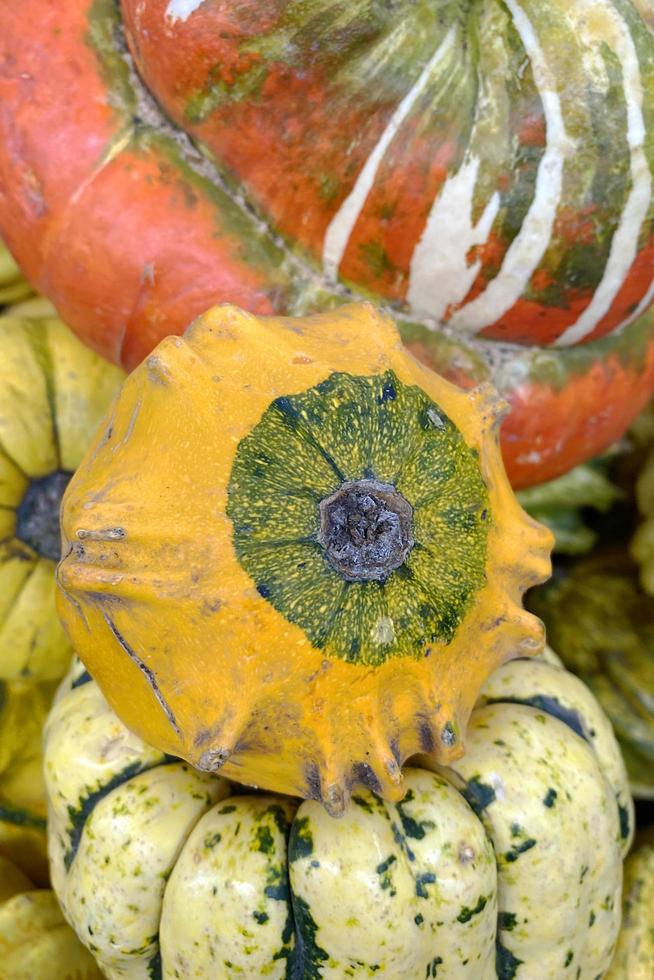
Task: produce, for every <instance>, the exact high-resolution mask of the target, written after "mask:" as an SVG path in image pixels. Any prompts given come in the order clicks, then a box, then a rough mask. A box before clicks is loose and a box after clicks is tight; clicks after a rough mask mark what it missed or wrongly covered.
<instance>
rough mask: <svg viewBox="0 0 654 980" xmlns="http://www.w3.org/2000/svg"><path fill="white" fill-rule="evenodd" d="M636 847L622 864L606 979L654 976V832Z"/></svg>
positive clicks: (636, 979) (632, 979) (633, 979)
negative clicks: (617, 924)
mask: <svg viewBox="0 0 654 980" xmlns="http://www.w3.org/2000/svg"><path fill="white" fill-rule="evenodd" d="M636 844H637V847H636V849H635V850H634V851H633V852H632V853H631V854H630V855H629V857H628V859H627V861H626V863H625V880H624V895H623V902H622V904H623V918H622V927H621V929H620V935H619V938H618V945H617V949H616V952H615V957H614V959H613V963H612V964H611V969H610V970H609V972H608V973H607V974H606V980H651V978H652V977H654V829H652V828H650V830H649V831H646V832H645V833H644V834H643V835H639V837H638V838H637V840H636Z"/></svg>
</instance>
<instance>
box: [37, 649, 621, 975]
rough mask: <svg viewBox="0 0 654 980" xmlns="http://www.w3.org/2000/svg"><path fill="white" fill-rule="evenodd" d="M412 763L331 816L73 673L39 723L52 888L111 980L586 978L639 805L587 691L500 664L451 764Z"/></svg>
mask: <svg viewBox="0 0 654 980" xmlns="http://www.w3.org/2000/svg"><path fill="white" fill-rule="evenodd" d="M425 761H426V760H424V759H423V760H413V762H412V768H409V769H407V771H406V782H405V790H406V793H405V796H404V799H403V800H402V801H397V802H396V803H389V802H384V801H383V800H382V799H380V798H379V797H378V796H376V795H374V794H373V793H370V792H369V791H367V790H361V791H359V792H357V793H355V795H354V796H353V798H352V801H351V804H350V807H349V808H348V810H347V811H346V813H345V814H344V816H343V817H342V819H340V820H334V819H333V818H331V817H329V816H328V815H327V814H326V813H325V811H324V809H323V808H322V807H321V806H320V805H319V804H317V803H316V802H312V801H299V800H294V799H291V798H289V797H284V796H278V795H273V794H266V793H260V792H257V793H253V792H252V791H249V792H246V791H244V789H243V787H241V786H235V785H230V784H229V783H227V782H226V781H225V780H224V779H222V778H220V777H217V776H212V775H209V774H206V773H202V772H197V771H195V770H193V769H191V768H190V767H189V766H188V765H187V764H186V763H184V762H182V761H180V760H178V759H174V758H171V757H169V756H166V755H165V754H164V753H162V752H160V751H158V750H156V749H155V748H153V747H151V746H149V745H147V744H145V743H144V742H142V741H141V740H140V739H139V738H137V737H136V736H135V735H134V734H132V733H131V732H129V731H128V729H126V728H125V727H124V726H123V724H122V723H121V722H120V721H119V719H118V718H117V717H116V715H115V714H114V713H113V712H112V711H111V709H110V707H109V705H108V704H107V702H106V701H105V699H104V698H103V696H102V694H101V692H100V689H99V688H98V686H97V685H96V684H95V683H94V682H93V681H92V680H91V679H90V677H89V675H88V673H87V672H86V671H84V669H83V666H82V665H81V664H79V665H75V666H74V667H73V668H72V670H71V672H70V674H69V676H68V677H67V678H66V680H65V681H64V682H63V684H62V687H61V689H60V692H59V695H58V699H57V701H56V703H55V705H54V707H53V709H52V712H51V714H50V717H49V719H48V722H47V724H46V730H45V771H46V782H47V787H48V796H49V806H50V821H49V838H50V856H51V862H52V879H53V887H54V889H55V892H56V894H57V896H58V898H59V900H60V902H61V904H62V908H63V910H64V914H65V915H66V918H67V919H68V921H69V922H70V923H71V925H72V926H73V928H74V929H75V931H76V932H77V934H78V936H79V937H80V939H81V941H82V942H83V943H84V944H85V945H86V946H87V947H88V948H89V949H90V950H91V951H92V952H93V954H94V956H95V957H96V958H97V961H98V963H99V964H100V966H101V967H102V969H103V971H104V973H105V975H106V976H107V977H109V978H117V977H129V978H131V980H137V978H141V977H143V978H146V977H147V978H150V980H156V978H172V977H175V978H185V977H208V976H211V977H212V978H214V980H226V978H236V977H241V976H248V977H254V976H266V977H270V978H276V977H278V978H282V977H291V976H292V977H297V978H307V980H308V978H316V980H317V978H320V977H331V978H333V980H340V978H342V977H369V976H375V977H380V978H381V977H387V978H393V980H407V978H409V977H410V978H414V977H436V976H437V977H438V978H439V980H440V978H441V977H443V978H445V980H452V978H468V980H491V978H495V977H497V976H499V977H502V978H506V980H508V978H512V977H515V978H523V977H525V978H526V977H535V976H538V977H539V980H549V978H551V980H561V978H563V977H567V976H569V977H571V978H572V977H575V978H579V980H594V978H596V977H598V976H601V975H602V974H603V973H604V971H605V970H606V969H607V968H608V966H609V963H610V961H611V957H612V955H613V949H614V945H615V942H616V937H617V934H618V929H619V926H620V916H621V908H620V896H621V880H622V856H623V855H624V854H625V853H626V851H627V849H628V847H629V843H630V840H631V835H632V827H633V811H632V804H631V799H630V796H629V790H628V785H627V781H626V774H625V771H624V766H623V763H622V760H621V757H620V753H619V751H618V748H617V745H616V742H615V739H614V737H613V734H612V730H611V726H610V724H609V722H608V720H607V719H606V717H605V716H604V715H603V713H602V711H601V709H600V708H599V706H598V704H597V702H596V701H595V700H594V698H593V696H592V695H591V694H590V692H589V691H588V689H587V688H585V687H584V685H583V684H582V682H581V681H579V680H578V679H577V678H575V677H574V676H573V675H571V674H568V673H567V672H566V671H565V670H563V669H562V668H560V667H557V666H555V665H552V664H550V663H547V662H545V661H544V660H542V658H538V659H535V660H515V661H512V662H510V663H508V664H505V665H504V666H503V667H501V668H499V670H497V671H496V672H495V673H494V674H493V675H492V676H491V677H490V679H489V680H488V682H487V683H486V685H485V686H484V688H483V691H482V693H481V696H480V699H479V702H478V704H477V707H476V708H475V711H474V712H473V715H472V719H471V723H470V729H469V732H468V737H467V751H466V754H465V755H464V756H463V757H462V758H461V759H459V760H458V761H456V762H454V763H453V764H452V765H451V766H450V767H447V768H442V767H434V769H433V771H429V770H427V769H424V768H416V767H415V766H416V764H418V765H421V764H424V762H425Z"/></svg>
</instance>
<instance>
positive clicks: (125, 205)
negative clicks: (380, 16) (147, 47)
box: [0, 0, 654, 487]
mask: <svg viewBox="0 0 654 980" xmlns="http://www.w3.org/2000/svg"><path fill="white" fill-rule="evenodd" d="M92 6H93V5H92V4H91V3H90V2H89V0H68V2H67V3H66V4H63V5H51V4H49V3H46V2H45V0H23V2H22V3H21V4H20V5H10V4H5V5H3V7H2V9H1V10H0V61H1V63H2V65H3V68H2V71H1V72H0V233H1V234H2V235H3V237H4V238H5V239H6V241H7V243H8V245H9V247H10V248H11V250H12V252H13V253H14V255H15V256H16V258H17V260H18V261H19V263H20V264H21V266H22V268H23V269H24V271H25V273H26V275H27V276H28V278H29V279H30V280H31V282H32V283H33V284H34V286H35V287H36V288H37V289H39V290H40V291H41V292H43V293H44V294H45V295H47V296H48V297H49V298H50V299H51V300H52V301H53V302H54V304H55V305H56V307H57V309H58V311H59V313H60V314H61V316H62V317H63V318H64V319H65V320H66V322H68V323H69V324H70V325H71V326H72V327H73V329H75V330H76V331H77V332H78V333H79V334H80V336H82V337H83V339H85V340H86V341H87V342H88V343H89V344H90V345H91V346H92V347H94V348H95V349H96V350H98V351H99V352H100V353H102V354H103V355H104V356H106V357H108V358H109V359H111V360H113V361H115V362H117V363H122V364H123V365H124V366H125V367H127V368H128V369H130V368H132V367H134V366H135V365H136V364H138V363H139V362H140V361H141V360H142V359H143V357H144V356H146V355H147V354H148V353H149V352H150V351H151V350H152V348H153V347H154V346H155V344H156V343H157V342H158V341H159V340H160V339H161V338H163V337H165V336H167V335H169V334H176V333H177V334H179V333H181V332H182V331H183V330H184V329H185V327H186V325H187V324H188V323H189V322H190V321H191V320H192V319H193V318H194V317H195V316H197V315H198V314H200V313H201V312H202V311H203V310H205V309H207V308H208V307H210V306H211V305H213V304H215V303H216V302H225V301H228V302H230V303H234V304H236V305H238V306H240V307H242V308H245V309H248V310H250V311H251V312H253V313H256V314H270V313H274V312H284V311H285V310H286V309H288V308H289V307H290V306H292V300H293V298H294V292H295V285H294V283H293V282H292V281H289V277H288V275H287V274H286V275H284V274H282V273H281V272H280V271H279V268H278V263H276V262H271V261H270V260H269V259H268V258H267V257H266V254H265V252H264V251H263V250H259V251H257V249H256V248H255V249H254V250H252V249H250V248H248V247H247V245H246V244H245V245H244V241H243V238H242V236H239V235H238V234H236V233H235V231H234V228H233V226H232V225H230V222H229V221H228V220H227V219H226V218H225V216H224V214H223V211H222V210H221V207H220V206H217V204H216V201H215V199H214V198H213V197H212V196H210V194H209V193H208V192H207V193H202V192H199V191H198V187H197V181H196V182H193V181H191V180H190V179H189V178H188V175H187V174H186V173H185V172H184V170H183V169H181V168H180V167H179V166H177V165H176V162H175V161H174V160H173V159H171V156H170V154H169V153H168V152H167V151H166V150H165V148H164V147H163V145H162V144H160V143H159V142H158V141H157V140H156V139H149V140H144V141H143V142H142V143H139V142H138V141H136V140H134V139H131V140H130V139H129V138H128V136H127V135H126V128H125V127H126V125H127V123H128V121H129V122H130V123H131V119H130V120H128V118H127V115H126V113H125V110H124V109H122V108H120V107H117V106H116V105H115V99H113V100H112V98H110V95H111V90H110V87H109V83H108V81H107V80H106V79H105V78H104V77H103V75H102V73H101V71H100V66H99V63H98V60H97V58H96V56H95V53H94V50H93V47H92V46H91V44H90V43H89V41H88V32H89V23H90V11H91V8H92ZM125 6H126V10H125V17H126V21H127V22H129V21H130V18H131V17H132V14H131V13H130V9H131V7H133V6H134V5H130V4H126V5H125ZM214 6H215V10H214V19H215V17H223V18H224V17H226V16H227V15H226V14H225V12H224V10H222V7H221V5H207V10H209V11H210V10H212V9H214ZM164 7H165V3H164V2H163V0H161V2H159V3H157V4H150V5H149V7H148V8H147V11H148V12H147V17H149V16H150V15H152V17H153V18H154V17H155V15H156V16H158V17H159V21H160V27H161V24H163V23H164V18H163V10H164ZM218 8H220V9H218ZM216 10H218V13H216V12H215V11H216ZM220 10H222V13H221V12H220ZM144 16H146V15H144ZM207 17H208V18H209V21H207V22H205V21H203V19H202V18H200V19H199V20H198V21H197V31H199V32H200V34H202V31H204V32H205V34H206V32H207V29H208V26H209V27H210V26H211V23H210V17H209V14H207ZM193 21H194V19H193V18H191V20H190V21H189V23H193ZM207 25H208V26H207ZM152 26H153V25H152V24H150V23H149V21H148V20H147V19H146V20H145V21H143V22H142V23H140V25H139V38H140V37H141V36H142V34H143V28H144V27H145V28H147V29H148V30H149V29H150V28H151V27H152ZM185 26H188V25H185ZM197 39H198V38H197V34H195V35H194V34H193V33H192V32H189V31H188V30H187V31H181V30H177V29H176V27H175V28H172V27H169V28H167V34H166V35H165V36H164V35H162V34H161V32H160V33H159V34H158V35H157V36H156V38H155V40H153V42H152V43H153V46H154V49H155V54H156V55H157V56H156V57H155V58H154V59H153V60H152V61H151V65H152V66H153V68H152V70H153V72H155V74H157V79H158V80H159V81H161V79H162V78H163V77H164V75H165V72H166V67H167V65H168V61H167V59H168V58H169V56H170V51H171V49H174V50H175V52H176V53H177V55H178V57H181V58H183V60H184V63H185V64H186V65H187V66H188V77H189V79H191V80H192V79H193V77H194V72H196V70H199V69H200V67H201V65H200V64H199V62H198V61H197V59H196V54H195V47H194V45H196V44H197ZM184 45H187V46H186V47H184ZM224 45H225V52H226V54H225V57H226V58H227V62H228V63H229V58H230V57H232V58H233V52H232V54H231V55H230V53H229V44H228V43H227V42H226V41H225V42H224ZM157 52H158V53H157ZM314 82H315V86H316V98H317V99H319V97H320V79H319V77H317V76H316V78H315V79H314ZM271 84H273V83H272V82H271ZM267 108H268V109H269V108H270V107H269V105H268V104H267ZM350 122H351V123H352V125H354V126H356V125H357V120H356V107H354V108H353V116H352V120H351V121H348V126H349V125H350ZM229 124H230V119H229V118H228V119H227V123H226V125H227V126H229ZM340 124H341V125H344V124H343V121H342V120H341V121H340ZM243 125H244V126H247V125H248V124H247V123H244V124H243ZM251 125H252V126H255V127H261V126H262V125H263V123H262V118H261V116H260V115H257V114H256V113H254V116H253V119H252V121H251ZM270 125H271V130H270V133H269V134H268V136H266V134H265V130H262V131H261V132H262V135H261V139H263V140H264V143H263V147H264V149H263V151H262V152H261V153H260V156H261V157H262V158H264V159H265V160H266V161H267V163H268V164H269V171H270V172H274V173H275V181H274V185H275V187H276V188H277V189H279V188H283V187H284V186H285V184H287V183H290V182H291V180H292V181H293V183H294V185H296V183H297V176H296V174H295V172H294V171H293V157H292V153H291V154H290V156H288V157H283V156H282V155H279V156H278V157H275V156H272V160H273V165H270V159H271V155H272V154H274V153H275V151H276V150H277V151H278V153H279V154H281V149H280V148H279V147H277V146H276V144H275V142H274V139H273V138H272V136H271V135H270V134H271V133H272V132H273V128H274V127H273V121H272V120H271V123H270ZM536 129H537V127H536ZM257 132H259V129H258V128H257ZM231 133H232V136H231V141H232V142H231V144H230V146H231V145H232V144H233V147H232V149H230V147H228V148H227V150H226V153H227V161H228V162H229V161H230V160H231V157H230V153H232V155H233V157H234V160H237V158H238V160H239V161H240V162H241V163H242V159H241V158H242V157H243V156H244V155H247V153H246V149H245V147H246V144H247V139H244V141H243V145H242V146H240V145H239V144H238V134H236V133H235V131H234V130H233V129H232V130H231ZM200 135H202V136H203V138H204V136H205V135H206V134H204V133H202V134H200ZM245 135H246V136H247V131H245ZM537 136H538V133H537V131H535V135H534V139H536V138H537ZM329 138H330V129H329V126H326V129H325V139H326V140H329ZM250 142H251V141H250ZM447 152H448V150H447V146H444V148H443V154H444V163H445V162H446V158H447ZM278 168H279V170H278ZM289 170H290V173H291V175H292V176H291V177H287V178H286V179H284V177H283V175H284V174H285V173H286V174H287V175H288V174H289ZM434 174H435V171H433V173H432V176H433V175H434ZM436 176H437V175H436ZM253 179H254V178H253ZM262 179H263V178H262ZM264 190H265V188H264ZM423 191H424V194H425V195H429V194H430V193H433V188H431V185H430V187H426V186H425V187H424V188H423ZM300 192H301V190H300ZM309 192H310V191H309V189H307V193H309ZM297 193H298V188H297V186H295V194H297ZM311 193H313V192H311ZM266 203H267V204H270V203H271V202H270V201H267V202H266ZM271 210H272V213H273V216H274V200H273V201H272V204H271ZM406 220H409V218H408V217H407V218H406ZM407 227H408V226H407V225H406V221H399V222H398V226H397V238H396V248H397V250H398V254H399V253H401V251H402V243H403V241H404V240H405V236H406V234H407ZM319 231H320V229H318V228H316V229H314V230H313V231H312V230H311V229H309V230H308V232H307V234H308V235H309V237H311V235H315V234H318V232H319ZM491 247H492V241H491V242H489V244H488V246H487V248H491ZM652 261H653V258H652V249H651V248H646V249H645V250H644V251H643V252H642V253H641V256H640V258H639V260H638V261H637V262H636V263H635V264H634V268H633V269H632V273H631V274H630V276H629V277H628V279H627V280H626V282H625V284H624V286H623V289H622V291H621V294H620V295H619V296H618V297H617V298H616V301H615V303H614V306H613V308H612V311H610V312H611V316H610V317H608V318H605V320H604V321H602V322H601V324H599V325H598V327H597V329H596V331H595V335H594V336H599V335H600V334H603V333H606V331H607V330H609V329H610V326H611V323H612V322H614V321H615V318H616V316H617V315H618V313H624V310H625V309H627V308H629V306H630V305H633V301H634V296H636V295H638V294H639V292H640V293H642V291H643V290H642V282H643V281H644V280H645V278H647V277H649V278H650V279H651V274H652ZM473 290H474V286H473ZM561 316H562V317H563V320H562V321H561V322H560V323H559V321H558V320H557V314H556V313H554V314H552V311H549V315H548V318H547V319H546V318H544V317H543V311H542V309H540V308H539V310H530V309H529V304H528V303H526V302H522V305H520V306H519V307H516V308H515V309H514V311H513V312H512V314H511V324H509V327H510V328H511V329H512V330H518V331H519V330H520V322H519V321H520V320H521V319H524V322H525V323H528V324H529V326H528V328H526V330H525V334H526V335H528V336H529V338H530V339H531V342H532V343H533V342H534V339H536V338H537V339H538V340H539V341H547V340H548V339H551V337H552V335H553V334H556V333H558V332H560V329H561V327H562V326H565V324H566V323H567V322H568V321H569V320H570V316H571V311H570V310H566V311H562V312H561ZM611 318H613V319H611ZM486 332H487V333H488V332H491V333H492V332H493V331H492V330H490V331H486ZM500 332H501V331H500ZM648 333H649V336H648V338H647V343H646V345H645V349H643V350H641V351H640V352H639V353H638V354H637V355H636V356H631V355H629V356H625V355H624V351H622V352H619V351H616V350H614V349H613V348H611V347H610V346H608V347H604V348H602V349H600V350H598V351H597V352H596V356H595V359H594V361H593V362H592V364H591V366H590V367H589V366H587V365H585V366H584V367H583V368H579V367H576V366H575V364H574V363H572V364H569V365H568V361H567V360H566V358H567V357H568V352H567V351H559V352H558V353H557V356H558V357H559V358H560V359H561V361H560V363H561V365H562V371H561V373H560V376H559V378H558V379H557V381H556V382H552V381H550V380H549V379H548V378H546V377H539V376H538V374H537V373H536V372H534V371H532V369H531V368H532V365H531V361H530V357H531V354H530V351H531V352H533V353H535V354H537V349H536V348H532V349H528V348H525V349H524V351H526V353H524V351H521V350H520V349H519V348H510V349H509V354H508V355H506V356H509V357H510V356H512V355H511V354H510V351H514V352H515V357H516V359H517V360H520V359H524V360H525V361H526V367H527V370H526V371H525V372H523V373H522V376H521V377H520V378H519V380H517V381H516V380H515V377H513V376H512V377H510V378H508V380H506V382H503V381H502V379H498V378H497V377H495V375H494V374H493V369H492V368H491V369H490V371H488V370H486V371H485V372H484V371H481V372H479V371H478V372H476V373H475V372H474V371H470V370H469V369H468V368H467V367H464V368H463V369H462V368H461V365H460V364H458V363H457V359H456V357H454V358H449V357H446V358H443V357H442V356H441V355H440V353H439V352H438V351H436V350H434V349H433V348H432V347H430V346H429V345H424V344H421V343H419V342H414V341H411V340H410V341H408V346H409V347H410V348H411V349H412V350H413V351H414V353H415V354H416V355H417V356H418V357H420V358H421V359H422V360H423V361H424V363H426V364H427V365H428V366H430V367H434V368H436V369H437V370H438V371H439V372H440V373H442V374H444V375H445V376H447V377H449V378H450V379H452V380H454V381H456V382H457V383H461V384H463V385H464V386H465V387H471V386H473V385H475V384H477V383H478V382H479V381H480V380H483V379H484V378H488V377H489V375H490V377H491V379H492V380H493V381H494V383H496V385H497V386H498V388H499V389H500V392H501V394H502V395H503V397H504V398H505V399H507V401H508V402H509V404H510V405H511V413H510V415H509V416H508V418H507V419H506V420H505V422H504V424H503V430H502V446H503V453H504V459H505V464H506V467H507V471H508V473H509V477H510V479H511V482H512V484H513V485H514V487H522V486H526V485H530V484H534V483H539V482H542V481H544V480H547V479H550V478H552V477H555V476H557V475H559V474H560V473H563V472H565V471H566V470H568V469H569V468H570V467H571V466H573V465H575V464H576V463H578V462H581V461H582V460H584V459H586V458H588V457H590V456H592V455H595V454H596V453H598V452H600V451H601V450H602V449H604V448H605V447H606V446H607V445H609V444H610V443H611V442H613V441H614V440H615V439H617V438H619V437H620V436H621V435H622V433H623V432H624V431H625V429H626V428H627V427H628V425H629V424H630V422H631V421H632V419H633V418H634V417H635V416H636V415H637V414H638V412H639V411H640V410H641V409H642V408H643V406H644V405H645V404H646V402H647V401H648V399H649V397H650V395H651V393H652V391H653V390H654V337H652V336H651V333H652V331H651V329H649V331H648ZM496 334H497V331H496ZM485 346H487V347H493V346H499V345H494V344H488V345H485ZM464 360H465V358H464ZM517 374H518V375H519V374H520V372H517Z"/></svg>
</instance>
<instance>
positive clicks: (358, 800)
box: [352, 796, 375, 813]
mask: <svg viewBox="0 0 654 980" xmlns="http://www.w3.org/2000/svg"><path fill="white" fill-rule="evenodd" d="M352 802H353V803H354V805H355V806H358V807H361V809H362V810H365V811H366V813H374V812H375V811H374V809H373V807H372V805H371V803H370V802H369V800H367V799H366V798H365V797H364V796H353V797H352Z"/></svg>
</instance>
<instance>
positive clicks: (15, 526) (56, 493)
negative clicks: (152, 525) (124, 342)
mask: <svg viewBox="0 0 654 980" xmlns="http://www.w3.org/2000/svg"><path fill="white" fill-rule="evenodd" d="M1 263H2V253H0V265H1ZM0 275H1V269H0ZM1 297H2V292H1V290H0V300H1ZM122 376H123V375H122V372H121V371H120V370H118V369H117V368H115V367H113V365H110V364H107V363H106V362H105V361H104V360H102V358H100V357H98V355H97V354H94V353H92V352H91V351H89V350H87V349H86V348H85V347H84V346H83V345H82V344H81V343H80V342H79V340H77V338H76V337H74V336H73V334H72V333H70V331H69V330H68V328H67V327H65V326H64V324H63V323H62V322H61V320H58V319H57V318H56V317H55V316H54V311H53V310H52V308H51V307H50V306H49V304H46V303H45V302H44V301H43V300H38V299H35V300H30V301H28V302H26V303H24V304H22V305H21V307H19V308H17V309H16V311H11V310H10V311H8V313H7V314H5V315H4V316H2V317H0V679H9V680H11V679H15V678H23V679H26V678H31V679H33V680H50V679H56V678H59V677H61V676H62V674H63V673H64V672H65V670H66V668H67V666H68V663H69V660H70V646H69V643H68V641H67V639H66V637H65V635H64V632H63V629H62V628H61V626H60V624H59V621H58V620H57V617H56V613H55V608H54V589H55V585H54V565H55V562H56V561H57V559H58V557H59V552H60V532H59V505H60V502H61V497H62V495H63V492H64V490H65V488H66V485H67V483H68V480H69V479H70V477H71V476H72V473H73V471H74V470H75V469H76V468H77V466H78V464H79V462H80V460H81V458H82V456H83V454H84V452H85V451H86V448H87V446H88V443H89V442H90V439H91V436H92V435H93V432H94V430H95V428H96V426H97V424H98V422H99V421H100V419H101V418H102V415H103V413H104V412H105V411H106V409H107V407H108V405H109V402H110V400H111V398H112V397H113V395H114V394H115V392H116V390H117V388H118V385H119V384H120V381H121V380H122Z"/></svg>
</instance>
